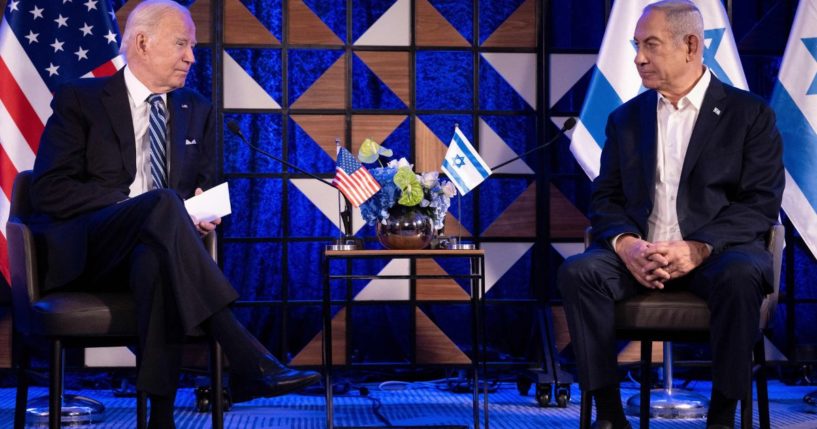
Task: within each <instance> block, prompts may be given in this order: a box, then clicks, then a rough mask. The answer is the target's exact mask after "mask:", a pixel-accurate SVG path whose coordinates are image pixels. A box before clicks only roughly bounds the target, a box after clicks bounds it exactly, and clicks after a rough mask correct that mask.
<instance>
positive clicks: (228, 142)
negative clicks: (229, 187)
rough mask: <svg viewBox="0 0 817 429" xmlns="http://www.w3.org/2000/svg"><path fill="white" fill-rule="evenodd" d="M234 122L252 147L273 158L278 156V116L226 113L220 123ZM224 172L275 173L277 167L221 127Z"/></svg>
mask: <svg viewBox="0 0 817 429" xmlns="http://www.w3.org/2000/svg"><path fill="white" fill-rule="evenodd" d="M230 121H234V122H235V123H236V124H238V127H239V128H240V129H241V132H242V133H243V134H244V136H245V137H246V138H247V140H249V141H250V142H251V143H252V144H254V145H256V146H258V147H259V148H261V149H263V150H265V151H267V152H270V153H271V154H273V155H275V156H279V157H281V156H283V154H282V146H283V145H282V144H281V139H282V132H281V124H282V119H281V115H279V114H251V113H228V114H225V115H224V123H225V124H227V123H229V122H230ZM223 155H224V173H227V174H230V173H278V172H280V171H281V165H280V164H279V163H278V162H277V161H274V160H272V159H269V158H267V157H266V156H264V155H262V154H260V153H258V152H255V151H253V150H252V149H250V148H249V147H247V145H246V144H244V142H242V141H241V139H240V138H239V137H238V136H236V135H235V134H233V133H232V131H229V130H228V129H227V127H226V125H225V127H224V152H223Z"/></svg>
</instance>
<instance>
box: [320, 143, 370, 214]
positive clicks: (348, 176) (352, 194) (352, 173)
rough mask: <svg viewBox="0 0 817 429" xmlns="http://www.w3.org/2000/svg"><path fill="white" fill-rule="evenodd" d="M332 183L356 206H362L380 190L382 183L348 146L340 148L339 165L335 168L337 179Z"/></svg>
mask: <svg viewBox="0 0 817 429" xmlns="http://www.w3.org/2000/svg"><path fill="white" fill-rule="evenodd" d="M332 183H334V184H335V186H336V187H337V188H338V189H339V190H340V192H343V195H344V196H346V198H347V199H348V200H349V202H350V203H352V205H353V206H355V207H360V205H361V204H363V203H364V202H366V200H368V199H369V198H371V197H372V195H374V194H375V193H377V191H379V190H380V184H379V183H377V180H375V178H374V177H372V175H371V174H370V173H369V170H367V169H366V167H364V166H363V165H362V164H361V163H360V162H358V160H356V159H355V157H354V155H352V153H351V152H349V151H348V150H346V148H339V149H338V167H337V168H336V169H335V179H334V180H332Z"/></svg>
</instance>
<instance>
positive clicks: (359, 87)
mask: <svg viewBox="0 0 817 429" xmlns="http://www.w3.org/2000/svg"><path fill="white" fill-rule="evenodd" d="M352 108H353V109H405V108H406V105H405V103H403V101H402V100H400V98H399V97H397V95H395V94H394V92H393V91H392V90H391V89H390V88H389V87H388V86H386V85H385V84H384V83H383V82H382V81H381V80H380V79H379V78H378V77H377V75H375V74H374V73H373V72H372V70H371V69H370V68H369V66H367V65H366V63H364V62H363V60H361V59H360V58H358V56H357V55H355V56H353V60H352Z"/></svg>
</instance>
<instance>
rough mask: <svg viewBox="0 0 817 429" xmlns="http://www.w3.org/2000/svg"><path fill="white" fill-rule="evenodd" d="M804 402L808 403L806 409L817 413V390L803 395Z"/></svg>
mask: <svg viewBox="0 0 817 429" xmlns="http://www.w3.org/2000/svg"><path fill="white" fill-rule="evenodd" d="M803 402H805V403H806V409H807V410H808V411H809V412H810V413H817V390H815V391H813V392H810V393H807V394H806V396H804V397H803Z"/></svg>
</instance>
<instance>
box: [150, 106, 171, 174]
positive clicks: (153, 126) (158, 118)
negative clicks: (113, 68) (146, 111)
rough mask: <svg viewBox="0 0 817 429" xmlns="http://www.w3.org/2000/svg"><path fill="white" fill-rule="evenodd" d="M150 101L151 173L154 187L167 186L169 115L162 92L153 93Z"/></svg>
mask: <svg viewBox="0 0 817 429" xmlns="http://www.w3.org/2000/svg"><path fill="white" fill-rule="evenodd" d="M148 103H150V123H149V126H148V132H149V133H150V175H151V176H152V177H153V187H152V188H151V189H157V188H167V115H166V114H165V105H164V101H163V100H162V96H161V94H151V95H150V97H148Z"/></svg>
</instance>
